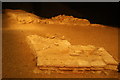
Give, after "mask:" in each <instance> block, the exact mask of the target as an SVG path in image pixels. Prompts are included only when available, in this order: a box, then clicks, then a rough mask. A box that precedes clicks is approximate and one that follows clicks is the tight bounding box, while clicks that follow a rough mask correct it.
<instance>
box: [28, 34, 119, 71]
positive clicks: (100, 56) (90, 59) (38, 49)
mask: <svg viewBox="0 0 120 80" xmlns="http://www.w3.org/2000/svg"><path fill="white" fill-rule="evenodd" d="M27 40H28V43H29V44H30V46H31V48H32V49H33V50H34V51H35V55H36V57H37V66H40V67H48V69H49V67H60V68H61V67H62V68H65V69H66V70H67V69H68V70H69V69H71V70H73V69H74V68H73V67H77V70H99V68H102V70H103V69H109V70H117V65H118V63H117V62H116V60H115V59H114V58H113V57H112V56H111V55H110V54H109V53H108V52H107V51H106V50H105V49H104V48H102V47H95V46H93V45H87V46H83V45H71V44H70V43H69V42H68V41H67V40H61V39H56V38H54V39H50V38H44V37H41V36H38V35H30V36H27Z"/></svg>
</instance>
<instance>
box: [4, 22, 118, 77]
mask: <svg viewBox="0 0 120 80" xmlns="http://www.w3.org/2000/svg"><path fill="white" fill-rule="evenodd" d="M46 33H48V34H59V35H64V36H65V37H66V39H67V40H68V41H70V42H71V43H72V44H82V45H88V44H92V45H96V46H100V47H104V48H105V49H106V50H107V51H108V52H109V53H110V54H111V55H113V57H114V58H115V59H116V60H118V59H117V57H118V54H117V53H118V29H117V28H112V27H104V28H103V27H87V26H86V27H85V26H66V25H39V24H34V25H30V24H24V25H17V24H13V25H9V26H6V28H5V29H3V34H2V35H3V44H2V46H3V78H7V77H8V78H10V77H12V78H13V77H16V78H18V77H20V78H21V77H26V78H43V77H46V78H47V77H51V78H52V77H70V78H73V77H74V78H91V77H92V78H98V77H101V78H103V77H104V78H105V77H106V78H115V77H117V73H116V72H115V73H114V72H113V73H111V74H95V73H89V72H88V73H82V74H72V73H69V74H57V73H53V74H35V73H34V72H33V71H34V69H35V68H36V63H35V61H34V60H35V59H34V56H33V55H32V50H31V49H30V48H29V46H28V44H27V43H26V36H27V35H32V34H37V35H39V34H46Z"/></svg>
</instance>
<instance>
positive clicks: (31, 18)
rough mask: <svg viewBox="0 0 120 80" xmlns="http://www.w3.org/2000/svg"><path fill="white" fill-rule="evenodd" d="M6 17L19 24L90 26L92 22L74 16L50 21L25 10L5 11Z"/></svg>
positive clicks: (64, 16)
mask: <svg viewBox="0 0 120 80" xmlns="http://www.w3.org/2000/svg"><path fill="white" fill-rule="evenodd" d="M4 13H5V15H7V16H8V17H10V18H13V19H14V20H16V21H18V22H19V23H23V24H28V23H40V24H67V25H71V24H72V25H83V24H84V25H85V24H86V25H89V24H90V22H89V21H88V20H87V19H79V18H74V17H73V16H66V15H58V16H55V17H52V18H50V19H42V18H40V17H38V16H37V15H35V14H33V13H29V12H26V11H24V10H12V9H5V10H4Z"/></svg>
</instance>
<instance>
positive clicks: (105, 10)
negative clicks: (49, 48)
mask: <svg viewBox="0 0 120 80" xmlns="http://www.w3.org/2000/svg"><path fill="white" fill-rule="evenodd" d="M2 7H3V9H22V10H25V11H28V12H32V13H34V14H36V15H38V16H41V17H45V18H51V17H53V16H57V15H59V14H65V15H70V16H74V17H78V18H85V19H88V20H89V21H90V22H91V23H97V24H104V25H109V26H114V27H118V26H119V24H118V14H119V12H118V10H119V3H118V2H97V3H95V2H3V3H2Z"/></svg>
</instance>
